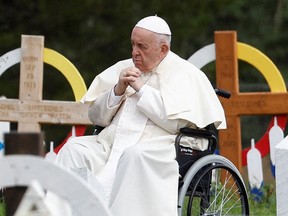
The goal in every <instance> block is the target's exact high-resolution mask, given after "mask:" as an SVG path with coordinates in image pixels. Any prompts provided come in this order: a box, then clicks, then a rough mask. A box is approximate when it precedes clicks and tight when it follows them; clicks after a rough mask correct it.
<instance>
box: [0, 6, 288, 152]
mask: <svg viewBox="0 0 288 216" xmlns="http://www.w3.org/2000/svg"><path fill="white" fill-rule="evenodd" d="M155 14H157V15H158V16H160V17H162V18H164V19H165V20H166V21H167V22H168V23H169V25H170V28H171V30H172V33H173V37H172V50H173V51H174V52H175V53H177V54H179V55H180V56H181V57H183V58H185V59H188V58H189V57H190V56H191V55H192V54H193V53H194V52H196V51H197V50H198V49H200V48H202V47H204V46H206V45H208V44H210V43H213V42H214V31H218V30H235V31H237V35H238V41H241V42H244V43H247V44H250V45H251V46H254V47H255V48H257V49H259V50H260V51H262V52H263V53H265V54H266V55H267V56H268V57H269V58H270V59H271V60H272V61H273V62H274V63H275V65H276V66H277V67H278V68H279V70H280V71H281V73H282V75H283V77H284V80H285V81H286V82H287V80H288V66H287V57H288V56H287V52H288V29H287V25H288V2H287V1H284V0H274V1H271V0H253V1H250V0H241V1H236V0H202V1H192V0H190V1H187V0H182V1H175V0H174V1H173V0H162V1H159V0H147V1H131V0H120V1H119V0H110V1H107V0H81V1H79V0H73V1H72V0H60V1H59V0H34V1H27V0H0V56H1V55H3V54H5V53H6V52H8V51H10V50H13V49H15V48H19V47H20V44H21V35H22V34H27V35H43V36H45V47H47V48H51V49H54V50H56V51H58V52H59V53H61V54H62V55H64V56H65V57H67V58H68V59H69V60H70V61H71V62H72V63H73V64H74V65H75V66H76V68H77V69H78V70H79V72H80V73H81V75H82V76H83V79H84V80H85V83H86V85H87V87H88V86H89V85H90V83H91V82H92V80H93V78H94V77H95V76H96V75H97V74H98V73H100V72H101V71H102V70H104V69H105V68H107V67H108V66H110V65H112V64H114V63H115V62H117V61H119V60H121V59H125V58H129V57H130V53H131V47H130V32H131V30H132V28H133V26H134V25H135V24H136V22H137V21H138V20H139V19H141V18H143V17H145V16H148V15H155ZM19 69H20V65H19V64H18V65H16V66H13V67H11V68H9V69H8V70H7V71H6V72H5V73H3V75H2V76H1V78H0V95H5V96H6V97H8V98H18V95H19ZM203 71H204V72H205V73H206V74H207V76H208V77H209V79H210V80H211V82H212V83H213V84H214V83H215V65H214V63H210V64H209V65H207V66H205V68H203ZM239 80H240V91H242V92H244V91H246V92H249V91H251V92H252V91H253V92H255V91H269V87H268V85H267V83H266V81H265V80H264V78H263V77H262V75H261V74H260V73H259V72H257V71H256V70H255V69H254V68H253V67H251V66H250V65H247V64H246V63H244V62H239ZM43 97H44V99H52V100H74V96H73V94H72V90H71V87H70V86H69V84H68V82H67V81H66V80H65V78H64V77H63V76H62V75H61V74H60V73H59V72H57V71H55V69H54V68H52V67H51V66H48V65H45V66H44V90H43ZM270 120H271V116H243V117H241V125H242V134H243V135H242V142H243V147H246V146H248V145H250V139H251V138H255V141H256V142H257V140H259V139H260V138H261V136H262V135H263V134H264V133H265V131H266V130H267V127H268V124H269V122H270ZM16 126H17V125H16V123H14V124H12V126H11V127H12V129H15V128H16ZM42 129H43V130H44V131H45V134H46V141H54V142H55V143H56V144H57V143H58V144H59V143H60V142H62V141H63V139H64V138H65V137H66V136H67V133H68V132H69V131H70V129H71V127H68V126H55V125H53V126H51V125H43V127H42ZM89 133H92V128H88V130H87V134H89Z"/></svg>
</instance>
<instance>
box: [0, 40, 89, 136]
mask: <svg viewBox="0 0 288 216" xmlns="http://www.w3.org/2000/svg"><path fill="white" fill-rule="evenodd" d="M43 49H44V37H43V36H28V35H22V37H21V66H20V88H19V99H5V100H0V119H1V121H9V122H18V131H19V132H40V130H41V128H40V124H44V123H46V124H71V125H81V124H82V125H91V122H90V121H89V119H88V112H87V110H88V106H87V105H83V104H80V103H79V102H72V101H71V102H70V101H69V102H68V101H49V100H42V90H43Z"/></svg>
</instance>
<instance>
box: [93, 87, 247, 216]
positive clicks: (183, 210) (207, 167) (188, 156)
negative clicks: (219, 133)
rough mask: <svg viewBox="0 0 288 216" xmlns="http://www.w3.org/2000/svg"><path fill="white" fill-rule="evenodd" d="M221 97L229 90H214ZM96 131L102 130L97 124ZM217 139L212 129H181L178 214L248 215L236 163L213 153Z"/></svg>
mask: <svg viewBox="0 0 288 216" xmlns="http://www.w3.org/2000/svg"><path fill="white" fill-rule="evenodd" d="M215 92H216V94H217V95H218V96H221V97H225V98H229V97H230V93H228V92H226V91H223V90H219V89H215ZM94 127H95V131H94V133H93V134H95V135H96V134H98V133H100V131H101V130H102V129H103V128H102V127H100V126H97V125H94ZM183 137H193V138H204V139H207V140H208V148H207V149H206V150H203V151H200V150H195V149H192V148H190V147H185V146H182V145H181V144H180V143H181V139H182V138H183ZM217 144H218V140H217V137H216V134H215V133H214V131H213V130H211V129H209V127H207V128H206V130H203V129H192V128H182V129H180V131H179V133H178V134H177V135H176V138H175V150H176V160H177V162H178V164H179V190H178V216H186V215H187V216H200V215H201V216H220V215H229V216H231V215H237V216H239V215H242V216H244V215H249V202H248V195H247V190H246V186H245V183H244V181H243V179H242V177H241V174H240V172H239V171H238V169H237V168H236V166H235V165H234V164H233V163H232V162H231V161H229V160H228V159H227V158H225V157H223V156H220V155H217V154H214V152H215V150H216V147H217Z"/></svg>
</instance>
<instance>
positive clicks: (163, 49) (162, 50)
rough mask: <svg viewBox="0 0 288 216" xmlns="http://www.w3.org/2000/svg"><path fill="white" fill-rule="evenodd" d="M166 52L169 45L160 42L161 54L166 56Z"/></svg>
mask: <svg viewBox="0 0 288 216" xmlns="http://www.w3.org/2000/svg"><path fill="white" fill-rule="evenodd" d="M168 52H169V46H168V45H167V44H162V45H161V55H162V56H166V55H167V53H168Z"/></svg>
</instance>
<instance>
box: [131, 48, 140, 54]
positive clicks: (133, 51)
mask: <svg viewBox="0 0 288 216" xmlns="http://www.w3.org/2000/svg"><path fill="white" fill-rule="evenodd" d="M137 54H139V52H138V49H137V48H136V47H133V48H132V56H136V55H137Z"/></svg>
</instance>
